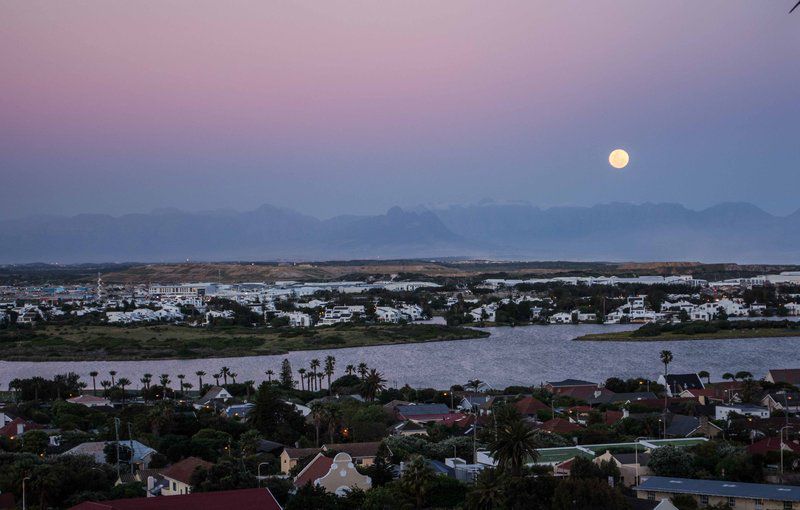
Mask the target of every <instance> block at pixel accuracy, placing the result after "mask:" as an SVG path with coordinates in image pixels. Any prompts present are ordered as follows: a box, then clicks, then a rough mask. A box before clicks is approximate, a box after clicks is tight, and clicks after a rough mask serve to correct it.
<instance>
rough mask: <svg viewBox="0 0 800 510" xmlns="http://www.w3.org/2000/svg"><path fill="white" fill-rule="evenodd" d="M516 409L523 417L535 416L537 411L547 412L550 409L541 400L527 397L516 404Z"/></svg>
mask: <svg viewBox="0 0 800 510" xmlns="http://www.w3.org/2000/svg"><path fill="white" fill-rule="evenodd" d="M514 407H516V408H517V411H519V414H521V415H523V416H533V415H535V414H536V412H537V411H542V410H544V411H546V410H548V409H550V408H549V407H547V406H546V405H544V404H543V403H542V402H541V401H540V400H537V399H535V398H533V397H525V398H523V399H522V400H520V401H518V402H515V403H514Z"/></svg>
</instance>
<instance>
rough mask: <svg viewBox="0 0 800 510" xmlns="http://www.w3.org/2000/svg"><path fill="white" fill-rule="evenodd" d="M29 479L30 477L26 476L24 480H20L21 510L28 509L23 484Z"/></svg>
mask: <svg viewBox="0 0 800 510" xmlns="http://www.w3.org/2000/svg"><path fill="white" fill-rule="evenodd" d="M30 479H31V477H30V476H26V477H25V478H23V479H22V510H27V509H28V501H27V499H26V494H25V482H26V481H27V480H30Z"/></svg>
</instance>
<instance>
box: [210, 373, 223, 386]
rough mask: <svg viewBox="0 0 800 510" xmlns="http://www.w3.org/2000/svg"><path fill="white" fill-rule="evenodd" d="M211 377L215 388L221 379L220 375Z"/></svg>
mask: <svg viewBox="0 0 800 510" xmlns="http://www.w3.org/2000/svg"><path fill="white" fill-rule="evenodd" d="M211 377H213V378H214V383H215V385H216V386H219V378H220V377H222V376H221V375H220V374H214V375H212V376H211Z"/></svg>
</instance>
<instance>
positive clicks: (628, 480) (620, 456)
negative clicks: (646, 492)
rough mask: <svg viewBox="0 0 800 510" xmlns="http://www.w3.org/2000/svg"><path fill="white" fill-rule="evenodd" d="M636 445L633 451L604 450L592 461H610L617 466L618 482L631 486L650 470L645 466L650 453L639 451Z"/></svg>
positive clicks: (598, 462) (597, 462)
mask: <svg viewBox="0 0 800 510" xmlns="http://www.w3.org/2000/svg"><path fill="white" fill-rule="evenodd" d="M638 448H639V447H638V446H637V447H636V450H635V451H634V452H633V453H619V452H613V453H612V452H611V451H610V450H606V452H605V453H604V454H602V455H598V456H597V457H595V458H594V460H593V461H592V462H594V463H595V464H597V465H600V463H602V462H610V463H612V464H614V465H616V466H617V468H619V474H620V483H622V484H623V485H625V487H633V486H634V485H637V484H638V483H639V480H641V477H643V476H648V475H650V473H651V471H650V469H649V468H648V467H647V463H648V462H650V453H648V452H645V451H639V450H638Z"/></svg>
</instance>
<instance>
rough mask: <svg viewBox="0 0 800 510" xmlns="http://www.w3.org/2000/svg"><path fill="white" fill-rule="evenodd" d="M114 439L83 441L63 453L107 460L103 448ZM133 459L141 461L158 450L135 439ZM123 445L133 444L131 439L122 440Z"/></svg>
mask: <svg viewBox="0 0 800 510" xmlns="http://www.w3.org/2000/svg"><path fill="white" fill-rule="evenodd" d="M113 443H114V441H88V442H86V443H81V444H79V445H78V446H76V447H74V448H72V449H71V450H67V451H66V452H64V453H63V455H91V456H92V457H94V458H95V459H103V460H100V461H99V462H105V452H104V451H103V449H104V448H105V447H106V444H113ZM132 443H133V461H134V462H141V461H142V460H144V458H145V457H147V456H148V455H151V454H153V453H156V451H155V450H154V449H152V448H150V447H149V446H147V445H144V444H142V443H140V442H139V441H136V440H135V439H134V440H133V442H132ZM119 444H120V445H121V446H127V447H130V446H131V441H126V440H121V441H120V442H119Z"/></svg>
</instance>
